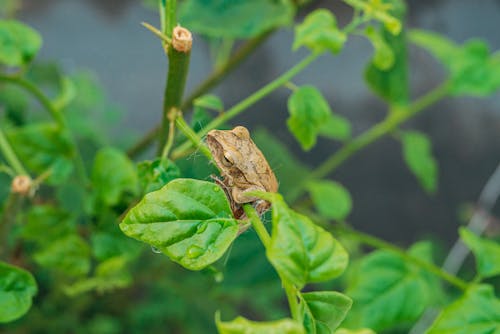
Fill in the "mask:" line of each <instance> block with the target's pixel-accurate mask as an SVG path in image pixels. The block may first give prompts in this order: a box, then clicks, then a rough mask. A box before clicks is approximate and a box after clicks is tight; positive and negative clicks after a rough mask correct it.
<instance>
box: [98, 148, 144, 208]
mask: <svg viewBox="0 0 500 334" xmlns="http://www.w3.org/2000/svg"><path fill="white" fill-rule="evenodd" d="M92 184H93V186H94V190H95V193H96V196H97V198H98V199H99V200H100V201H102V202H103V203H104V204H105V205H108V206H113V205H116V204H118V203H119V202H120V200H122V198H123V196H124V195H125V194H127V193H131V194H136V193H137V185H138V180H137V171H136V168H135V166H134V163H133V162H132V161H131V160H130V159H129V158H128V157H127V156H126V155H125V154H124V153H123V152H121V151H119V150H117V149H115V148H111V147H106V148H103V149H101V150H99V151H98V152H97V154H96V156H95V159H94V166H93V168H92Z"/></svg>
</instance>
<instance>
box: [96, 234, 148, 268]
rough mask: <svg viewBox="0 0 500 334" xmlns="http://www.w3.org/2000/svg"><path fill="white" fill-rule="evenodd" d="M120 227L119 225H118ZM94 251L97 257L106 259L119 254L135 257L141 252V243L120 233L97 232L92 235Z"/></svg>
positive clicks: (102, 259)
mask: <svg viewBox="0 0 500 334" xmlns="http://www.w3.org/2000/svg"><path fill="white" fill-rule="evenodd" d="M116 228H117V229H118V227H116ZM91 244H92V253H93V255H94V256H95V258H96V259H98V260H100V261H104V260H107V259H110V258H114V257H118V256H126V257H128V258H130V259H134V258H136V257H137V256H139V254H140V250H141V247H140V246H141V244H138V243H137V242H135V241H134V240H132V239H130V238H127V237H126V236H125V235H124V234H123V233H121V231H118V233H110V232H95V233H93V234H92V236H91Z"/></svg>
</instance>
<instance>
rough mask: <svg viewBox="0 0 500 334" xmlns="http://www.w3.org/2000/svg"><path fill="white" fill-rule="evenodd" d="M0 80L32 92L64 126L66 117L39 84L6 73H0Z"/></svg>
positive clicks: (57, 121)
mask: <svg viewBox="0 0 500 334" xmlns="http://www.w3.org/2000/svg"><path fill="white" fill-rule="evenodd" d="M0 81H5V82H9V83H12V84H15V85H18V86H20V87H22V88H24V89H25V90H26V91H28V92H29V93H31V94H32V95H33V96H34V97H35V98H36V99H37V100H38V102H40V104H41V105H42V106H43V107H44V108H45V109H46V110H47V111H48V112H49V113H50V115H51V116H52V118H53V119H54V121H56V123H57V124H58V125H59V126H60V127H62V128H64V118H63V116H62V115H61V112H60V111H59V110H58V109H57V108H55V107H54V105H53V104H52V102H51V101H50V99H49V98H48V97H47V96H46V95H45V94H44V93H43V92H42V91H41V90H40V89H38V87H37V86H35V85H34V84H32V83H31V82H30V81H28V80H25V79H23V78H21V77H14V76H8V75H4V74H0Z"/></svg>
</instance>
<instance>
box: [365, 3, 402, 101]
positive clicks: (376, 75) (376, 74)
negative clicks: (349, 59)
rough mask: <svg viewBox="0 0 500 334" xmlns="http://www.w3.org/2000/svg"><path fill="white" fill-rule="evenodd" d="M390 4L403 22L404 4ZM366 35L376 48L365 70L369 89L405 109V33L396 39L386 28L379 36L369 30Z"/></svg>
mask: <svg viewBox="0 0 500 334" xmlns="http://www.w3.org/2000/svg"><path fill="white" fill-rule="evenodd" d="M391 4H392V6H393V7H394V9H393V10H392V12H393V13H394V15H395V16H396V17H398V18H399V19H401V20H403V18H404V16H405V12H406V6H405V4H404V2H403V1H400V0H392V2H391ZM366 33H367V37H368V38H369V39H370V40H371V41H372V43H373V45H374V47H375V55H374V56H373V58H372V60H371V61H370V63H369V64H368V66H367V67H366V69H365V79H366V81H367V83H368V85H369V86H370V88H371V89H372V90H373V91H374V92H375V93H376V94H378V95H379V96H380V97H381V98H382V99H384V100H385V101H387V102H388V103H389V104H391V105H406V104H407V103H408V100H409V84H408V53H407V41H406V32H405V31H402V32H400V33H399V34H397V35H394V34H393V33H392V32H391V31H389V30H388V29H387V28H386V27H383V28H380V32H376V31H375V30H373V29H370V28H369V29H368V30H367V32H366Z"/></svg>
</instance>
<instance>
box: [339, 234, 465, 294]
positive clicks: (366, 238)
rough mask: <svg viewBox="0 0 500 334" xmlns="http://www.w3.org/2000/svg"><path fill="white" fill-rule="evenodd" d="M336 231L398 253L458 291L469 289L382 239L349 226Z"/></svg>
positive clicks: (439, 269) (436, 267)
mask: <svg viewBox="0 0 500 334" xmlns="http://www.w3.org/2000/svg"><path fill="white" fill-rule="evenodd" d="M335 230H336V231H339V232H341V233H345V234H349V235H351V236H353V237H354V238H355V239H356V240H358V241H360V242H362V243H364V244H366V245H369V246H372V247H374V248H378V249H383V250H387V251H391V252H393V253H396V254H398V255H399V256H401V257H402V258H403V259H405V260H406V261H408V262H411V263H413V264H415V265H417V266H419V267H420V268H422V269H425V270H427V271H428V272H430V273H432V274H434V275H436V276H438V277H440V278H441V279H443V280H445V281H446V282H448V283H450V284H451V285H453V286H455V287H457V288H458V289H460V290H462V291H465V290H467V288H468V286H469V284H468V283H467V282H465V281H463V280H462V279H460V278H458V277H456V276H453V275H451V274H449V273H447V272H446V271H444V270H443V269H441V268H440V267H438V266H435V265H433V264H432V263H429V262H426V261H423V260H421V259H419V258H417V257H414V256H411V255H409V254H408V253H407V252H406V251H404V250H403V249H401V248H399V247H397V246H394V245H393V244H391V243H389V242H386V241H384V240H382V239H379V238H376V237H374V236H371V235H369V234H365V233H363V232H359V231H356V230H354V229H351V228H349V227H347V226H336V227H335Z"/></svg>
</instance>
